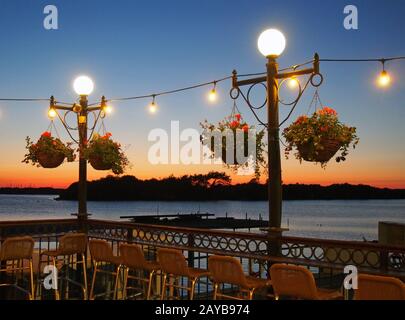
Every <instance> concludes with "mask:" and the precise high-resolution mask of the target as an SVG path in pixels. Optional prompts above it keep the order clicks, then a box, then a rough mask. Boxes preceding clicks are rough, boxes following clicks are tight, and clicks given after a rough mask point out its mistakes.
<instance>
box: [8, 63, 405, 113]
mask: <svg viewBox="0 0 405 320" xmlns="http://www.w3.org/2000/svg"><path fill="white" fill-rule="evenodd" d="M395 60H405V56H398V57H388V58H366V59H332V58H322V59H319V61H320V62H379V63H381V64H382V71H381V73H380V75H379V77H378V84H379V85H380V86H382V87H385V86H388V85H389V84H390V83H391V77H390V75H389V74H388V72H387V70H386V68H385V63H386V62H389V61H395ZM311 63H313V60H309V61H307V62H304V63H301V64H297V65H292V66H290V67H287V68H283V69H280V70H279V71H286V70H296V69H299V68H301V67H303V66H305V65H308V64H311ZM264 74H265V72H258V73H248V74H240V75H238V77H241V78H243V77H251V76H259V75H264ZM231 78H232V76H226V77H222V78H219V79H217V80H212V81H208V82H202V83H198V84H194V85H190V86H187V87H182V88H177V89H173V90H167V91H160V92H156V93H150V94H144V95H138V96H129V97H118V98H112V99H106V100H105V102H120V101H130V100H139V99H148V98H150V99H152V102H151V103H150V104H149V111H150V112H151V113H155V112H156V111H157V103H156V98H157V97H159V96H163V95H169V94H174V93H179V92H183V91H188V90H193V89H197V88H201V87H206V86H212V88H211V90H210V91H209V93H208V100H209V101H210V102H215V101H216V100H217V90H216V89H217V84H218V83H220V82H223V81H226V80H229V79H231ZM294 81H296V79H294ZM0 101H10V102H11V101H13V102H49V101H50V99H49V98H0ZM58 103H59V104H64V105H71V103H66V102H60V101H58ZM98 104H100V101H97V102H94V103H91V104H89V106H94V105H98ZM108 108H110V107H108Z"/></svg>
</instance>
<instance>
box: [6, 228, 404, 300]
mask: <svg viewBox="0 0 405 320" xmlns="http://www.w3.org/2000/svg"><path fill="white" fill-rule="evenodd" d="M87 247H88V248H89V250H90V254H91V258H92V261H93V267H94V269H93V277H92V281H91V290H90V295H89V298H90V299H95V297H96V295H95V285H96V277H97V275H98V274H99V273H102V272H107V273H110V274H112V275H113V276H114V277H115V281H114V290H113V291H114V293H113V297H114V298H117V297H118V283H119V280H120V278H121V279H122V280H123V285H122V287H121V289H122V296H121V297H122V298H123V299H126V298H127V290H129V289H131V287H129V286H128V283H129V280H130V279H134V280H136V281H139V282H142V283H143V284H144V286H143V287H144V294H145V298H146V299H150V298H151V297H152V285H153V283H154V281H153V280H154V277H155V276H156V275H157V274H160V275H161V276H162V279H163V280H162V286H161V293H160V296H159V297H160V299H166V298H172V297H173V292H174V290H175V289H185V290H187V291H188V293H189V295H188V297H189V299H193V298H194V291H195V285H196V282H197V281H198V280H199V279H200V278H202V277H207V278H209V279H210V280H211V281H212V283H213V287H214V296H213V298H214V299H223V298H227V299H241V298H246V299H252V298H253V295H254V293H255V291H256V290H258V289H261V288H269V287H272V289H273V292H274V297H275V298H276V299H279V298H280V297H290V298H296V299H309V300H325V299H343V295H342V293H341V292H340V291H336V290H326V289H321V288H318V287H317V286H316V283H315V279H314V276H313V274H312V273H311V272H310V271H309V270H308V269H307V268H305V267H302V266H295V265H287V264H274V265H272V266H271V268H270V278H271V280H269V279H259V278H256V277H251V276H246V275H245V274H244V271H243V268H242V265H241V263H240V261H239V260H238V259H236V258H233V257H228V256H219V255H212V256H210V257H209V258H208V269H207V270H205V269H197V268H191V267H189V266H188V265H187V261H186V259H185V257H184V255H183V253H182V252H181V251H180V250H176V249H168V248H160V249H158V250H157V261H148V260H147V259H145V257H144V253H143V249H142V247H141V246H139V245H136V244H126V243H123V244H121V245H120V247H119V253H120V254H119V255H114V253H113V249H112V247H111V246H110V244H109V243H108V242H107V241H105V240H99V239H91V240H90V241H89V242H88V240H87V236H86V235H85V234H82V233H68V234H66V235H64V236H62V237H61V238H60V240H59V245H58V247H57V249H56V250H47V251H43V252H40V255H39V262H38V273H40V271H39V270H41V264H42V263H44V261H43V260H44V258H47V261H51V262H52V265H53V266H54V267H55V268H58V266H59V267H60V264H61V263H62V264H66V261H67V263H68V264H69V263H71V262H72V263H74V264H76V268H78V266H79V265H82V266H83V267H82V275H83V278H82V280H83V281H82V282H77V281H74V280H72V279H69V278H68V277H66V278H65V280H68V281H70V282H72V283H74V284H76V285H79V286H80V287H81V288H82V290H83V297H84V299H87V297H88V294H87V272H86V258H85V255H86V253H87ZM33 249H34V240H33V239H32V238H31V237H14V238H8V239H6V240H5V241H4V242H3V243H2V245H1V250H0V262H6V263H7V262H9V263H10V262H11V267H10V265H9V266H8V268H7V266H6V267H2V268H0V273H1V272H7V271H8V272H9V271H17V272H18V271H22V272H23V271H24V270H28V271H29V278H30V281H29V282H30V285H29V290H26V289H24V288H21V287H19V286H18V285H17V283H13V284H8V283H6V284H2V285H11V286H14V287H16V288H17V289H20V290H22V291H24V292H25V293H27V294H28V297H29V298H30V299H34V297H35V294H34V293H35V291H34V274H33V273H34V272H33ZM75 256H76V259H75V258H74V257H75ZM24 260H27V261H28V265H26V264H24V263H23V262H24ZM103 264H109V265H112V266H113V267H114V268H113V271H108V270H105V268H103V267H102V265H103ZM131 271H134V272H132V273H131ZM180 277H183V278H187V279H188V282H187V285H183V284H182V283H177V281H176V280H177V279H178V278H180ZM40 282H41V278H40V277H39V275H38V286H37V288H38V289H39V291H38V293H37V294H39V295H40V294H41V292H40V289H41V288H42V285H41V283H40ZM222 284H231V285H234V286H236V287H238V288H239V291H238V295H237V296H234V295H230V294H229V293H228V292H224V291H223V290H221V285H222ZM54 290H55V298H56V299H60V292H59V289H58V288H55V289H54ZM167 291H169V295H166V292H167ZM354 298H355V299H358V300H369V299H372V300H373V299H389V300H405V285H404V284H403V282H402V281H401V280H399V279H396V278H391V277H382V276H373V275H359V277H358V289H357V290H356V291H355V296H354Z"/></svg>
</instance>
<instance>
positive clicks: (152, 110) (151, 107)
mask: <svg viewBox="0 0 405 320" xmlns="http://www.w3.org/2000/svg"><path fill="white" fill-rule="evenodd" d="M148 108H149V112H150V113H152V114H153V113H156V111H157V104H156V103H155V95H153V96H152V102H151V104H149V107H148Z"/></svg>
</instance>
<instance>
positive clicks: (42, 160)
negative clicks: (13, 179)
mask: <svg viewBox="0 0 405 320" xmlns="http://www.w3.org/2000/svg"><path fill="white" fill-rule="evenodd" d="M26 141H27V146H26V148H27V150H28V153H27V154H26V155H25V158H24V160H23V161H22V162H25V163H30V162H31V163H32V164H33V165H37V166H38V167H43V168H47V169H50V168H57V167H59V166H60V165H61V164H62V163H63V161H64V160H65V158H66V159H67V161H68V162H72V161H74V160H75V157H76V156H75V154H74V150H73V149H72V148H71V147H70V146H71V143H66V144H64V143H63V142H62V141H61V140H60V139H58V138H54V137H52V134H51V133H50V132H48V131H46V132H44V133H43V134H42V135H41V137H40V138H39V140H38V141H37V143H35V144H34V143H33V142H31V139H30V138H29V137H27V138H26Z"/></svg>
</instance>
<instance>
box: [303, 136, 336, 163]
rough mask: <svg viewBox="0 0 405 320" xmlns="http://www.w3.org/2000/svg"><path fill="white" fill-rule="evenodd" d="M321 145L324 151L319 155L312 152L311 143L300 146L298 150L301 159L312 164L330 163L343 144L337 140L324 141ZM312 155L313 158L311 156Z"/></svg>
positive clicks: (320, 151) (319, 152)
mask: <svg viewBox="0 0 405 320" xmlns="http://www.w3.org/2000/svg"><path fill="white" fill-rule="evenodd" d="M320 144H321V145H322V146H323V149H322V150H319V151H318V152H317V153H314V152H312V151H313V150H312V148H313V145H312V144H311V143H307V144H301V145H298V146H297V149H298V152H299V153H300V156H301V158H302V159H304V160H305V161H310V162H328V161H329V160H330V159H331V158H332V157H333V156H334V155H335V154H336V152H338V150H339V149H340V147H341V146H342V144H341V142H340V141H339V140H336V139H322V140H321V141H320ZM311 154H312V156H310V155H311Z"/></svg>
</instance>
